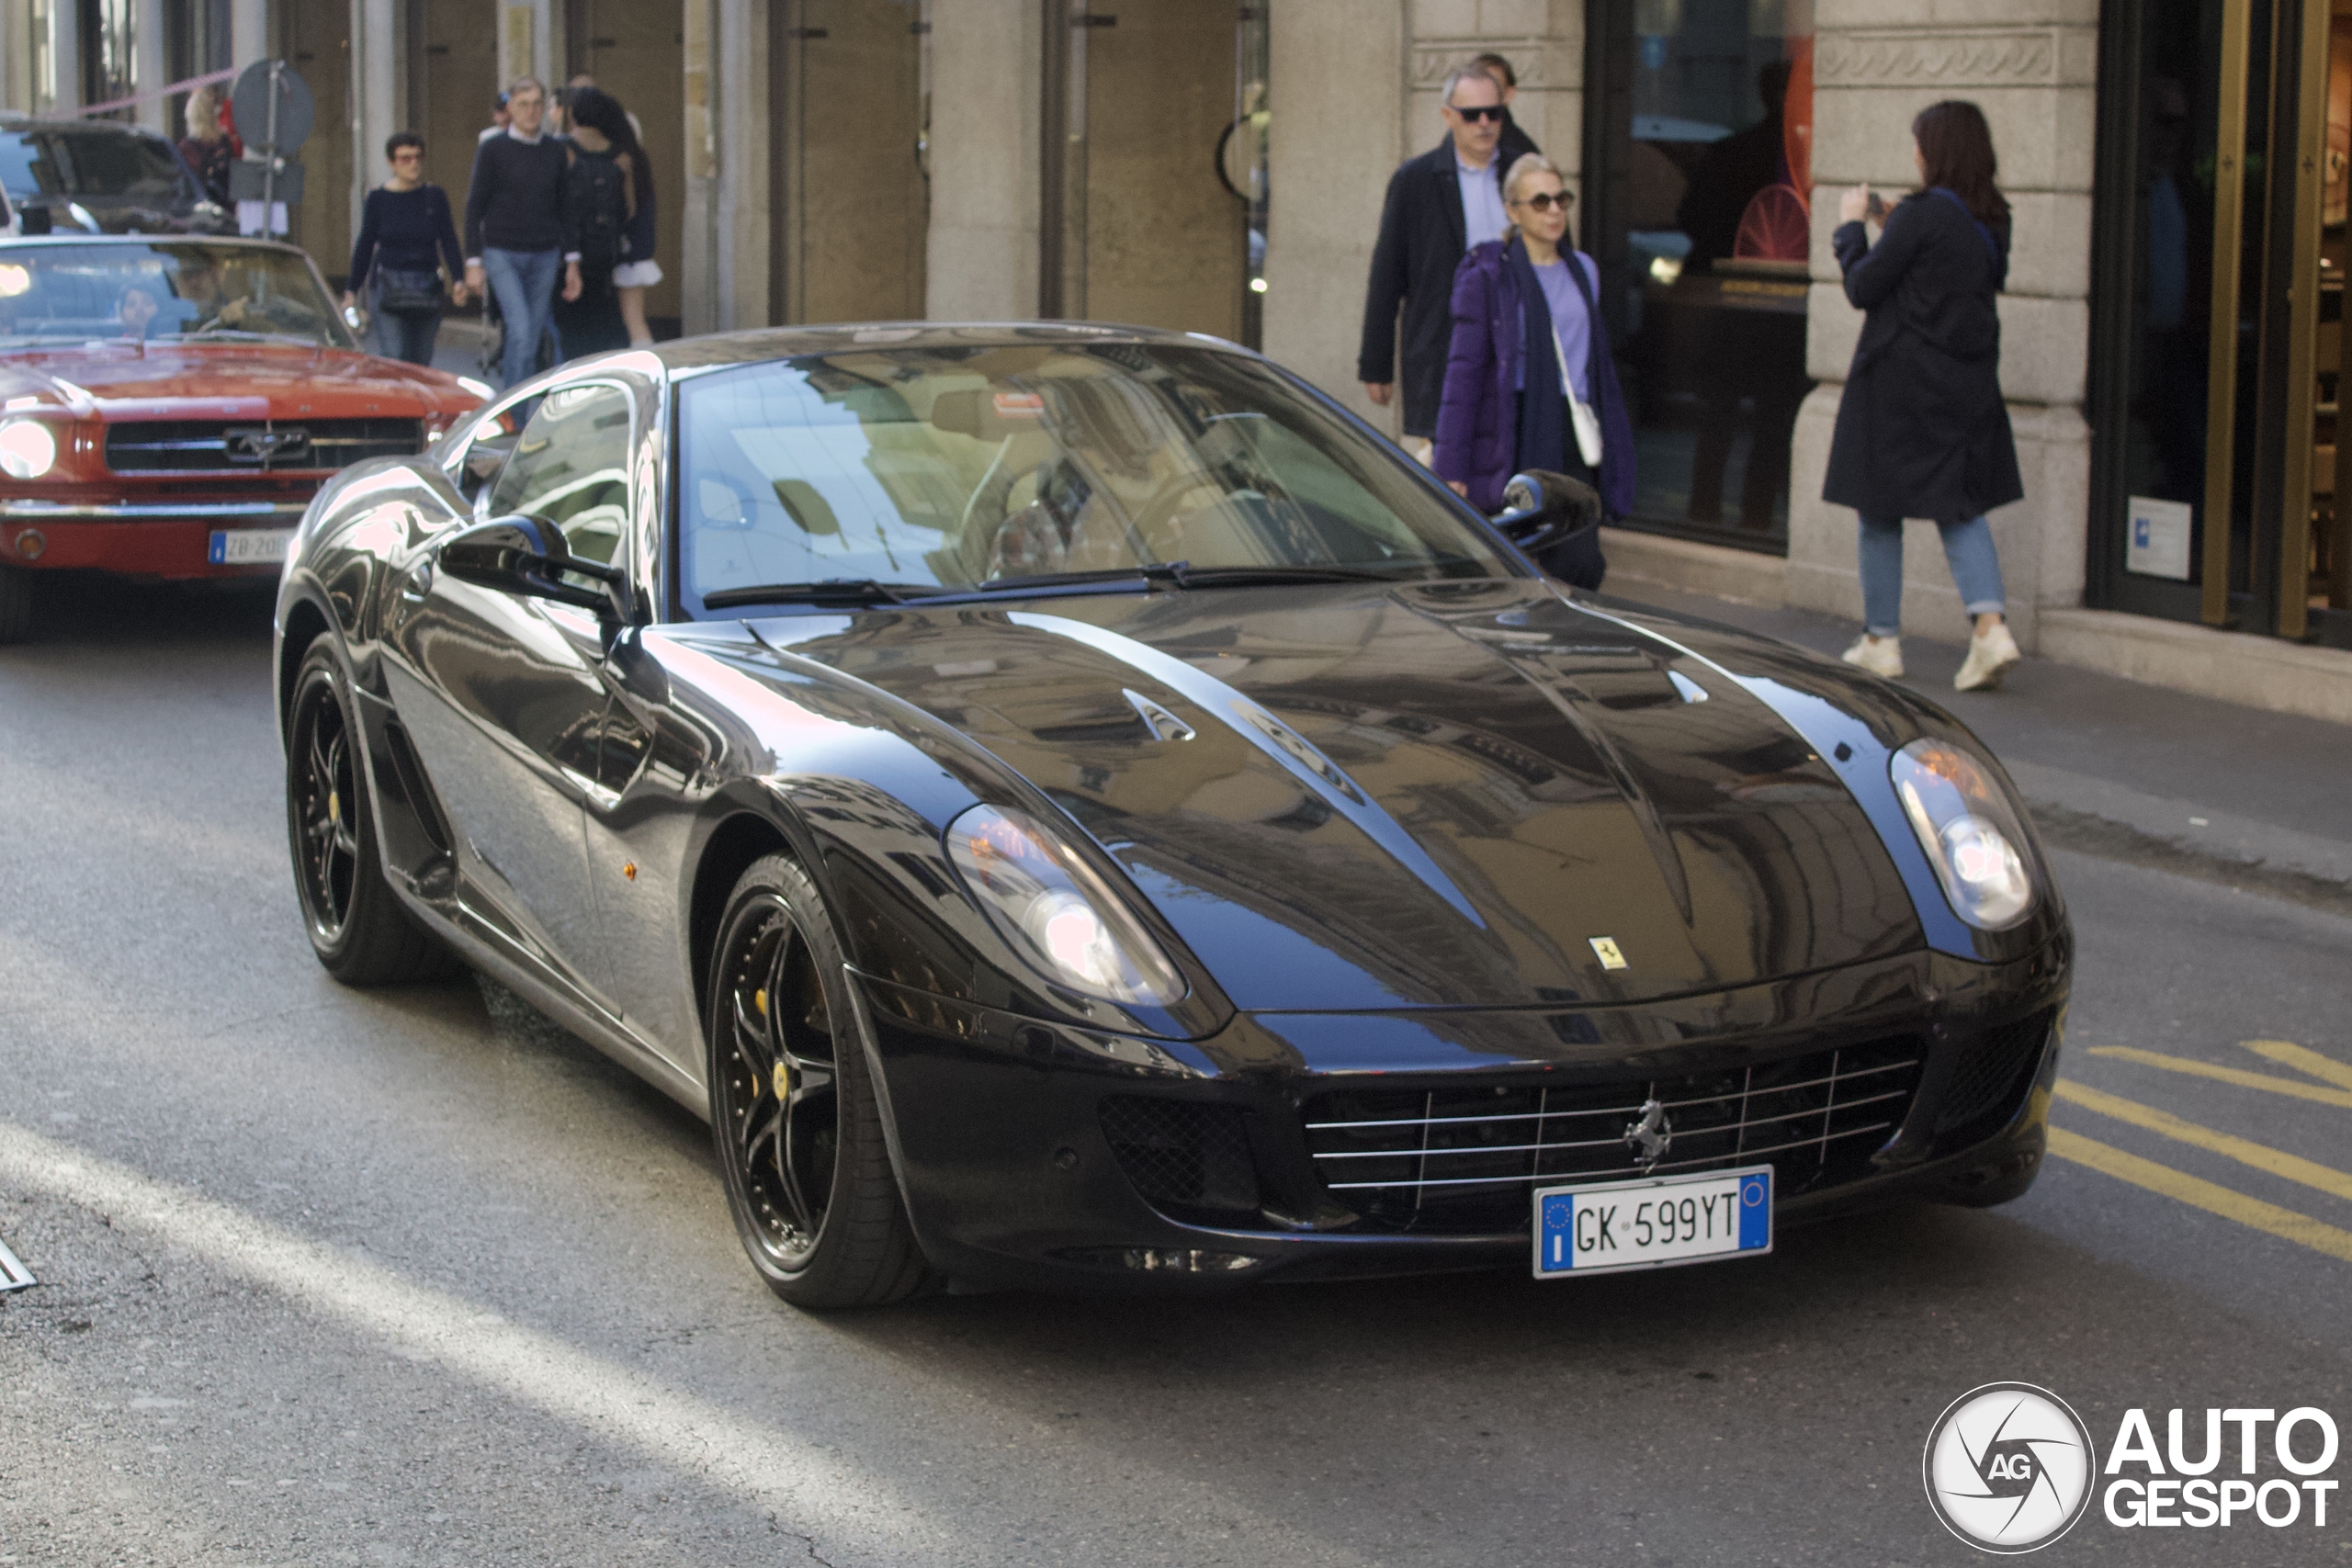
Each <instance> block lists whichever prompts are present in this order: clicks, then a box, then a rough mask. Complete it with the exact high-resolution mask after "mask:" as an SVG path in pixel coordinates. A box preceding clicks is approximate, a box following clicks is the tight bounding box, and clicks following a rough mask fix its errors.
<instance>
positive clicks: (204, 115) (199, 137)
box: [180, 82, 224, 141]
mask: <svg viewBox="0 0 2352 1568" xmlns="http://www.w3.org/2000/svg"><path fill="white" fill-rule="evenodd" d="M220 96H221V95H220V87H219V86H218V85H215V84H213V83H210V82H207V83H206V84H205V85H203V86H201V87H198V89H197V90H196V91H195V92H193V93H190V94H189V95H188V96H187V107H185V108H184V109H182V110H181V111H180V112H181V114H182V116H183V117H184V118H186V119H187V135H188V140H189V141H220V138H221V136H222V135H223V134H224V132H223V131H222V130H221V129H220Z"/></svg>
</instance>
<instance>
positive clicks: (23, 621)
mask: <svg viewBox="0 0 2352 1568" xmlns="http://www.w3.org/2000/svg"><path fill="white" fill-rule="evenodd" d="M32 635H33V574H32V573H31V572H29V571H27V570H24V568H22V567H15V566H0V645H5V644H7V643H12V642H24V641H26V640H28V639H29V638H30V637H32Z"/></svg>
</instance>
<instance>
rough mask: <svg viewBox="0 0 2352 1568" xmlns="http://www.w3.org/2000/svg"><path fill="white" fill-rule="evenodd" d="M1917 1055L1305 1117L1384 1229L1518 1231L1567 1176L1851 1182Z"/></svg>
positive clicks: (1397, 1092) (1903, 1044) (1778, 1065)
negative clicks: (1653, 1131) (1660, 1118)
mask: <svg viewBox="0 0 2352 1568" xmlns="http://www.w3.org/2000/svg"><path fill="white" fill-rule="evenodd" d="M1920 1054H1921V1046H1920V1043H1919V1042H1918V1041H1917V1040H1915V1039H1909V1038H1905V1039H1897V1040H1883V1041H1874V1042H1871V1043H1867V1044H1860V1045H1853V1046H1846V1047H1841V1048H1839V1049H1837V1050H1832V1051H1821V1052H1814V1053H1811V1054H1808V1055H1801V1056H1792V1057H1786V1058H1783V1059H1781V1060H1780V1061H1776V1062H1768V1063H1758V1064H1756V1065H1753V1066H1741V1067H1735V1068H1730V1069H1727V1070H1725V1071H1723V1072H1716V1073H1703V1074H1697V1075H1693V1076H1691V1077H1678V1078H1649V1079H1632V1080H1620V1081H1618V1082H1615V1083H1609V1084H1576V1085H1563V1084H1549V1083H1534V1084H1530V1083H1525V1082H1521V1083H1503V1084H1496V1083H1493V1082H1491V1081H1489V1082H1487V1083H1482V1084H1477V1085H1453V1084H1448V1085H1445V1086H1442V1087H1436V1088H1429V1089H1389V1088H1385V1087H1384V1088H1380V1089H1346V1090H1340V1091H1338V1092H1335V1093H1330V1094H1325V1095H1321V1096H1318V1097H1317V1098H1316V1099H1314V1100H1309V1101H1308V1102H1307V1104H1306V1107H1305V1115H1304V1118H1303V1120H1304V1122H1305V1128H1306V1141H1307V1148H1308V1151H1309V1153H1310V1154H1312V1155H1313V1156H1314V1160H1315V1166H1316V1169H1317V1173H1318V1174H1320V1175H1321V1177H1322V1179H1323V1182H1324V1185H1325V1186H1326V1187H1327V1188H1329V1190H1330V1192H1331V1194H1332V1196H1333V1197H1335V1198H1337V1199H1338V1200H1339V1201H1341V1202H1343V1203H1345V1204H1347V1205H1348V1206H1349V1207H1350V1208H1351V1209H1354V1210H1355V1211H1356V1212H1357V1213H1360V1214H1362V1215H1363V1216H1364V1217H1365V1218H1366V1219H1367V1220H1369V1221H1372V1222H1374V1224H1382V1225H1387V1226H1393V1227H1396V1228H1408V1229H1413V1230H1419V1231H1449V1230H1472V1231H1485V1230H1512V1229H1519V1228H1522V1227H1524V1226H1525V1225H1526V1224H1527V1223H1528V1207H1527V1203H1528V1197H1527V1195H1528V1193H1529V1191H1530V1190H1532V1188H1534V1187H1535V1186H1536V1185H1538V1184H1539V1183H1547V1182H1553V1181H1558V1180H1563V1179H1594V1180H1602V1181H1606V1180H1613V1179H1622V1178H1626V1177H1637V1176H1642V1175H1645V1174H1656V1175H1665V1174H1669V1173H1673V1172H1680V1171H1693V1170H1706V1169H1710V1168H1721V1167H1726V1166H1734V1165H1750V1164H1756V1165H1760V1164H1768V1163H1769V1164H1770V1165H1771V1166H1772V1167H1773V1168H1774V1179H1775V1182H1776V1184H1777V1186H1778V1189H1779V1190H1780V1191H1781V1192H1782V1193H1783V1194H1786V1193H1792V1192H1797V1191H1803V1190H1813V1189H1816V1188H1820V1187H1825V1186H1831V1185H1835V1184H1837V1183H1838V1182H1842V1181H1849V1180H1852V1179H1856V1178H1858V1177H1860V1176H1862V1175H1864V1174H1866V1173H1867V1172H1868V1170H1869V1160H1870V1156H1871V1154H1872V1153H1874V1152H1875V1151H1876V1150H1877V1149H1878V1148H1879V1147H1880V1146H1881V1145H1883V1144H1884V1143H1885V1142H1886V1141H1887V1139H1889V1138H1891V1137H1893V1136H1894V1131H1895V1129H1896V1128H1897V1127H1899V1126H1900V1125H1901V1124H1902V1122H1903V1118H1904V1115H1905V1112H1907V1111H1909V1109H1910V1104H1911V1097H1912V1095H1913V1093H1914V1092H1915V1091H1916V1090H1917V1088H1918V1083H1919V1063H1920ZM1653 1100H1655V1101H1656V1102H1657V1104H1658V1106H1659V1108H1660V1109H1661V1111H1663V1113H1664V1116H1665V1119H1666V1121H1667V1122H1668V1123H1669V1124H1670V1126H1671V1129H1672V1141H1671V1143H1670V1144H1668V1146H1667V1147H1666V1148H1664V1149H1663V1150H1660V1151H1658V1155H1657V1159H1656V1161H1655V1163H1649V1162H1645V1160H1644V1159H1643V1157H1642V1156H1641V1155H1640V1153H1639V1152H1638V1151H1637V1149H1636V1147H1635V1145H1634V1144H1633V1143H1632V1142H1630V1141H1629V1140H1628V1137H1627V1134H1628V1132H1629V1130H1630V1129H1631V1128H1632V1127H1633V1126H1634V1124H1635V1123H1637V1122H1640V1121H1641V1120H1642V1118H1643V1113H1644V1111H1645V1108H1646V1106H1647V1105H1648V1104H1649V1102H1651V1101H1653Z"/></svg>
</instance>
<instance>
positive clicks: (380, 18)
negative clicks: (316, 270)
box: [303, 0, 464, 271]
mask: <svg viewBox="0 0 2352 1568" xmlns="http://www.w3.org/2000/svg"><path fill="white" fill-rule="evenodd" d="M402 31H403V29H402V28H401V27H400V26H399V25H398V21H397V18H395V17H394V16H393V14H392V7H391V6H388V5H385V4H383V3H382V0H351V128H350V135H351V139H352V149H351V231H352V233H354V234H356V233H358V232H359V223H360V210H361V209H362V208H363V207H364V206H365V205H366V203H367V200H368V189H369V187H371V186H377V185H380V184H381V183H383V178H384V175H385V173H387V172H388V171H389V170H390V164H386V163H385V162H384V142H385V141H387V140H388V139H389V138H390V136H391V134H392V132H393V131H395V130H399V129H400V128H401V125H402V124H403V123H405V122H406V120H407V118H408V117H407V115H406V114H405V113H403V112H402V105H403V104H404V103H405V101H406V99H405V97H404V96H403V95H402V93H401V58H400V56H401V44H402V41H403V40H402V38H401V33H402ZM338 129H339V128H335V127H329V126H324V125H322V126H320V127H319V128H318V130H315V131H313V132H311V135H312V138H313V141H311V144H310V145H309V146H306V147H305V148H304V149H303V151H304V152H310V151H311V149H312V148H313V147H315V146H316V145H317V142H316V140H315V139H316V138H317V137H319V136H321V135H329V136H332V135H334V134H335V132H336V130H338ZM458 199H459V200H460V201H462V200H463V199H464V197H462V196H461V197H458ZM344 260H345V258H343V257H326V258H322V265H325V266H326V267H327V269H328V270H329V271H341V270H342V265H341V264H342V263H343V262H344Z"/></svg>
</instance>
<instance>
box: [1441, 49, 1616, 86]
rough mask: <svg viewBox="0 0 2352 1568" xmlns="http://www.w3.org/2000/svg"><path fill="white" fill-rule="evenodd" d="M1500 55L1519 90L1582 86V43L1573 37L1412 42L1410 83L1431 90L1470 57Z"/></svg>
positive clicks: (1464, 63)
mask: <svg viewBox="0 0 2352 1568" xmlns="http://www.w3.org/2000/svg"><path fill="white" fill-rule="evenodd" d="M1488 53H1493V54H1499V55H1501V56H1502V57H1503V58H1504V59H1506V60H1508V61H1510V66H1511V69H1512V70H1513V71H1515V72H1517V73H1518V74H1519V85H1520V89H1521V91H1522V92H1527V91H1532V92H1556V91H1558V90H1560V89H1561V88H1566V89H1567V90H1568V91H1570V92H1577V91H1580V90H1581V89H1582V88H1583V86H1584V46H1583V43H1582V42H1581V40H1579V39H1559V38H1449V39H1423V40H1421V41H1419V42H1416V43H1415V44H1414V45H1413V60H1412V72H1413V79H1412V85H1413V86H1414V87H1415V88H1416V89H1434V88H1435V87H1436V86H1437V85H1439V84H1440V83H1442V82H1443V81H1444V80H1445V79H1446V77H1448V76H1449V75H1451V74H1453V72H1455V71H1456V70H1458V69H1460V68H1461V67H1463V66H1464V65H1467V64H1469V63H1470V61H1471V59H1472V57H1473V56H1476V55H1480V54H1488Z"/></svg>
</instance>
